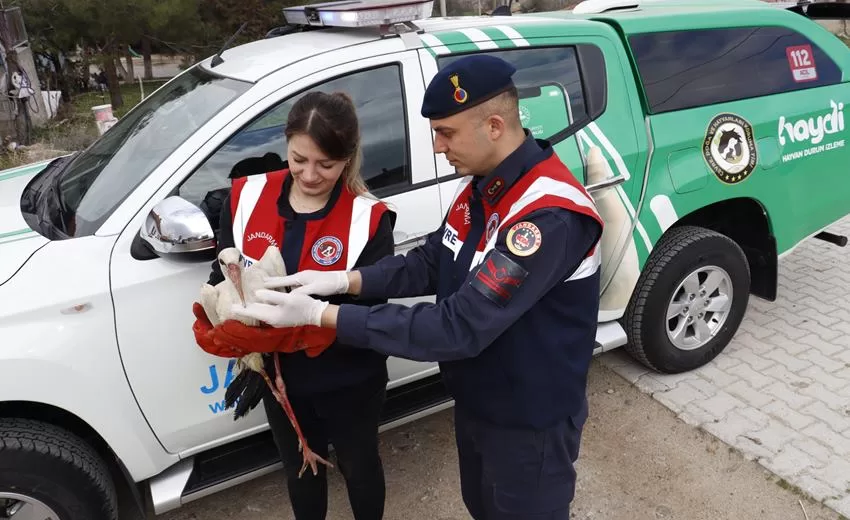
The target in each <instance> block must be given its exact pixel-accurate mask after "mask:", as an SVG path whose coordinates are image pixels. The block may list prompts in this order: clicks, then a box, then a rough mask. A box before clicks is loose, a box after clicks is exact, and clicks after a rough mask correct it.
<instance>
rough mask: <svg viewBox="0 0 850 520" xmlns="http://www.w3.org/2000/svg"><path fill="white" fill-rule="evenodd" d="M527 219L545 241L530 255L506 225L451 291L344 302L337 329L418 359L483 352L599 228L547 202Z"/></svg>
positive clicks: (350, 339) (565, 273)
mask: <svg viewBox="0 0 850 520" xmlns="http://www.w3.org/2000/svg"><path fill="white" fill-rule="evenodd" d="M525 221H526V222H531V223H533V224H534V225H535V226H537V228H538V229H539V231H540V246H539V249H537V250H536V251H535V252H534V253H532V254H531V255H528V256H517V255H515V254H513V253H512V252H511V251H510V250H509V249H508V247H507V244H506V232H505V231H503V232H501V233H500V234H499V237H498V239H497V243H496V247H495V248H494V249H493V250H492V251H491V252H490V253H489V254H488V256H487V257H485V259H484V260H483V261H482V263H481V264H480V266H479V267H478V268H476V269H473V270H472V273H470V276H469V277H467V280H466V281H465V282H464V284H463V285H462V286H461V288H460V289H459V290H458V291H457V292H456V293H454V294H453V295H451V296H450V297H448V298H445V299H444V300H442V301H440V302H439V303H418V304H416V305H412V306H405V305H398V304H384V305H378V306H375V307H372V308H371V309H370V308H366V307H356V306H351V305H343V306H341V307H340V309H339V314H338V317H337V337H338V338H340V340H341V341H345V342H346V343H349V344H351V345H358V346H362V347H366V348H370V349H373V350H376V351H378V352H381V353H384V354H388V355H392V356H396V357H401V358H406V359H412V360H416V361H451V360H457V359H464V358H470V357H475V356H477V355H478V354H479V353H481V351H483V350H484V349H485V348H486V347H487V346H488V345H489V344H490V343H492V342H493V341H494V340H495V339H496V338H497V337H498V336H499V335H500V334H502V333H503V332H504V331H505V330H506V329H507V328H508V327H510V326H511V325H512V324H513V323H514V322H515V321H516V320H517V319H518V318H519V317H520V316H522V315H523V314H524V313H525V312H526V311H527V310H528V309H530V308H531V307H532V306H533V305H534V304H535V303H536V302H537V301H538V300H540V299H541V298H542V297H543V296H544V295H545V294H546V293H547V292H548V291H549V290H550V289H551V288H552V287H554V286H555V285H557V284H559V283H562V282H564V281H565V280H566V279H567V278H569V277H570V276H571V275H572V273H574V272H575V271H576V269H577V268H578V267H579V266H580V264H581V263H582V261H583V260H584V259H585V257H586V255H587V253H588V251H590V250H591V248H592V247H593V246H594V244H596V243H597V241H598V239H599V237H600V235H601V226H600V225H599V224H598V223H597V222H596V221H595V220H593V219H591V218H590V217H587V216H584V215H579V214H577V213H573V212H568V211H566V210H561V209H551V208H546V209H543V210H540V211H538V212H535V213H533V214H531V215H529V217H528V218H527V219H525ZM597 290H598V289H597ZM597 295H598V293H597Z"/></svg>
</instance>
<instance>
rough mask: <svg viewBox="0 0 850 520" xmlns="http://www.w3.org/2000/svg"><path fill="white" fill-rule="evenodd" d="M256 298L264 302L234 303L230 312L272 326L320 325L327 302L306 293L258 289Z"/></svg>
mask: <svg viewBox="0 0 850 520" xmlns="http://www.w3.org/2000/svg"><path fill="white" fill-rule="evenodd" d="M256 294H257V298H258V299H259V300H260V301H262V302H265V303H250V304H248V306H247V307H242V305H239V304H236V305H234V306H233V307H232V308H231V312H233V314H235V315H237V316H243V317H245V318H254V319H256V320H260V321H263V322H266V323H268V324H269V325H271V326H272V327H301V326H303V325H315V326H317V327H318V326H321V324H322V312H324V310H325V308H326V307H327V306H328V303H327V302H323V301H319V300H314V299H313V298H311V297H310V296H307V295H306V294H300V293H282V292H277V291H269V290H263V289H260V290H259V291H257V293H256Z"/></svg>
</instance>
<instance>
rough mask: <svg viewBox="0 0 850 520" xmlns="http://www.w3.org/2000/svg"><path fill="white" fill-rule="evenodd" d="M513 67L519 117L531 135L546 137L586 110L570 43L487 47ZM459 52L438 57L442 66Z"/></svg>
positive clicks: (459, 56) (574, 56)
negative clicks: (515, 47)
mask: <svg viewBox="0 0 850 520" xmlns="http://www.w3.org/2000/svg"><path fill="white" fill-rule="evenodd" d="M486 54H490V55H493V56H496V57H499V58H502V59H503V60H505V61H507V62H509V63H510V64H511V65H513V66H514V67H515V68H516V73H515V74H514V83H515V84H516V86H517V89H518V91H519V96H520V118H521V120H522V123H523V126H524V127H526V128H528V129H529V130H530V131H531V132H532V134H533V135H534V137H537V138H541V139H546V138H548V137H551V136H552V135H553V134H555V133H557V132H558V131H560V130H563V129H564V128H566V127H567V126H569V123H571V122H572V121H575V120H576V119H578V118H580V117H582V116H583V115H585V114H586V110H585V103H584V93H583V91H582V85H581V75H580V73H579V68H578V60H577V58H576V51H575V48H573V47H566V46H565V47H534V48H524V49H508V50H500V51H488V52H487V53H486ZM461 57H463V55H447V56H441V57H440V58H439V66H440V67H445V66H446V65H448V64H449V63H451V62H453V61H454V60H457V59H460V58H461Z"/></svg>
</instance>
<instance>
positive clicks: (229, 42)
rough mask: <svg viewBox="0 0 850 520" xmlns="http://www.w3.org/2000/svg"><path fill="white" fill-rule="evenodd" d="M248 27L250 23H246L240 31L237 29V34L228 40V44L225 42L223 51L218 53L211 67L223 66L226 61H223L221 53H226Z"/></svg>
mask: <svg viewBox="0 0 850 520" xmlns="http://www.w3.org/2000/svg"><path fill="white" fill-rule="evenodd" d="M246 25H248V22H244V23H243V24H242V26H241V27H239V29H237V30H236V32H235V33H233V36H231V37H230V39H228V40H227V41H226V42H224V45H222V47H221V50H220V51H218V54H216V55H215V56H213V59H212V63H210V67H215V66H217V65H221V64H222V63H224V60H223V59H221V53H223V52H224V51H225V49H227V48H228V47H230V44H231V43H233V40H235V39H236V37H237V36H239V33H241V32H242V30H243V29H244V28H245V26H246Z"/></svg>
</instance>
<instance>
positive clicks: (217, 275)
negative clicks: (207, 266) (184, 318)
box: [207, 193, 234, 285]
mask: <svg viewBox="0 0 850 520" xmlns="http://www.w3.org/2000/svg"><path fill="white" fill-rule="evenodd" d="M232 220H233V219H232V218H231V215H230V194H229V193H228V194H227V197H225V198H224V202H222V204H221V213H220V215H219V218H218V240H216V246H215V254H216V258H215V259H214V260H213V262H212V266H211V267H212V271H211V272H210V278H209V280H207V283H208V284H210V285H216V284H218V283H221V282H223V281H224V274H222V272H221V265H219V263H218V253H219V252H221V250H222V249H225V248H228V247H234V244H233V227H232V223H231V221H232Z"/></svg>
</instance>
